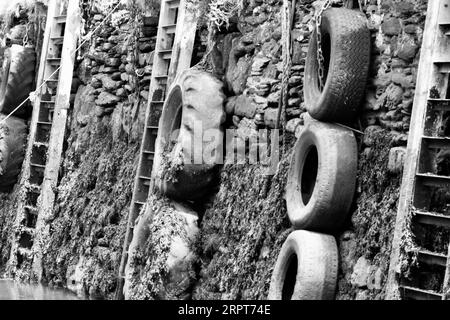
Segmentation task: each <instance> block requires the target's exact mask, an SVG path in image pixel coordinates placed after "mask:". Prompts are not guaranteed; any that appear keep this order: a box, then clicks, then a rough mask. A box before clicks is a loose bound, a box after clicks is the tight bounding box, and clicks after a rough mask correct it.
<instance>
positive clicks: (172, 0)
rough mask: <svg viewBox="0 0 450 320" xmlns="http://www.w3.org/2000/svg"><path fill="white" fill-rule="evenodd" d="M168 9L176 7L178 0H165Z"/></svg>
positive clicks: (178, 3) (178, 4)
mask: <svg viewBox="0 0 450 320" xmlns="http://www.w3.org/2000/svg"><path fill="white" fill-rule="evenodd" d="M166 2H167V6H168V7H169V9H177V8H178V7H179V6H180V0H167V1H166Z"/></svg>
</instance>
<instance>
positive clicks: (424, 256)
mask: <svg viewBox="0 0 450 320" xmlns="http://www.w3.org/2000/svg"><path fill="white" fill-rule="evenodd" d="M417 254H418V255H417V258H418V259H419V261H420V262H422V263H426V264H428V265H438V266H441V267H445V266H446V265H447V255H445V254H441V253H436V252H431V251H428V250H420V251H418V252H417Z"/></svg>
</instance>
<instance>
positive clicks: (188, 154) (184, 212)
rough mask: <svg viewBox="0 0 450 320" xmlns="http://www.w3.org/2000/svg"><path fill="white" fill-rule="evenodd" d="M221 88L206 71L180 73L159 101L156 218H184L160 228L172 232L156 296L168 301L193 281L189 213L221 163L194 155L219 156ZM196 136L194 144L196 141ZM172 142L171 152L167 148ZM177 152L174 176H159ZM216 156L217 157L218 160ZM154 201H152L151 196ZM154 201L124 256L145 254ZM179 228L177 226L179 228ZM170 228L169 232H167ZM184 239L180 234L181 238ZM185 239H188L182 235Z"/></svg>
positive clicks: (193, 229) (184, 293) (128, 274)
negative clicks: (209, 153) (159, 200)
mask: <svg viewBox="0 0 450 320" xmlns="http://www.w3.org/2000/svg"><path fill="white" fill-rule="evenodd" d="M222 87H223V84H222V83H221V82H220V81H219V80H217V79H216V78H215V77H213V76H212V75H211V74H210V73H207V72H204V71H201V70H197V69H188V70H186V71H184V72H182V73H181V74H180V75H179V76H178V77H177V78H176V79H175V80H174V83H173V84H172V86H171V89H170V90H169V93H168V95H167V98H166V100H165V102H164V106H163V110H162V114H161V118H160V121H159V130H158V138H157V140H156V146H155V158H154V164H153V170H152V178H153V181H154V185H155V189H156V191H157V192H158V193H159V194H161V195H162V196H164V197H165V198H166V199H165V200H167V201H163V202H164V205H163V207H162V208H158V209H157V210H158V214H173V213H174V214H176V215H178V216H181V217H184V225H183V226H182V228H181V229H182V231H181V232H180V230H179V229H178V230H171V228H173V227H172V226H170V225H167V226H165V229H166V230H163V231H162V232H164V233H165V234H172V235H173V237H172V239H171V240H170V242H171V243H170V251H169V254H168V256H167V259H166V261H165V262H164V263H163V264H164V265H165V269H166V270H167V272H168V274H167V277H166V278H165V282H164V283H163V288H164V290H162V291H161V292H159V293H158V297H159V298H171V299H174V296H173V295H168V294H167V291H173V290H170V289H171V288H176V290H177V291H178V294H177V297H178V298H183V299H187V298H189V291H190V290H191V289H192V285H193V284H194V283H195V280H196V279H195V272H192V270H193V268H192V264H193V263H195V260H196V258H195V257H196V254H195V252H194V250H193V247H192V245H191V244H192V241H193V240H194V239H195V238H196V236H197V235H198V233H199V231H200V230H199V227H198V220H199V214H198V212H196V211H195V210H194V209H193V204H195V203H198V202H200V201H202V199H205V198H207V197H208V196H209V195H210V194H211V193H212V191H213V190H214V188H215V186H216V185H217V183H218V181H219V172H220V171H219V169H220V167H219V166H220V161H212V162H209V163H208V162H207V163H205V162H203V157H202V159H200V161H199V162H196V161H195V159H194V158H195V155H196V154H197V155H200V156H203V154H204V152H205V151H206V150H209V151H214V153H215V154H216V155H217V156H218V157H219V156H221V155H222V154H223V150H222V149H223V137H224V132H223V123H224V122H225V111H224V100H225V95H224V93H223V91H222ZM206 135H208V136H210V135H212V136H214V139H212V140H211V141H204V140H203V138H204V136H206ZM197 137H200V140H199V141H197V140H196V138H197ZM172 142H174V146H173V148H172V150H167V146H168V145H171V144H172ZM180 154H181V166H180V167H179V168H178V169H177V170H176V171H175V172H174V177H170V178H169V177H167V176H166V175H165V174H164V170H163V167H164V162H167V161H169V162H175V161H178V157H179V156H180ZM219 159H220V158H216V160H219ZM152 199H155V197H152ZM155 207H158V205H156V204H155V203H150V205H149V206H148V208H147V209H146V211H145V212H144V214H143V215H142V216H141V217H140V218H139V221H138V223H137V225H136V227H135V230H134V234H133V241H132V242H131V244H130V248H129V252H130V253H131V254H133V252H139V251H142V250H144V248H145V247H144V246H145V245H146V243H147V239H148V238H149V237H150V236H151V235H150V226H151V224H152V220H153V217H154V215H155V214H157V212H153V211H154V210H155V209H154V208H155ZM178 228H179V226H178ZM169 229H170V230H169ZM183 235H185V236H183ZM186 235H187V236H186ZM130 264H131V259H128V263H127V266H126V270H125V278H126V281H125V287H124V294H125V298H126V299H128V297H129V295H130V292H129V286H130V283H131V280H132V277H133V276H132V272H133V271H132V267H131V265H130Z"/></svg>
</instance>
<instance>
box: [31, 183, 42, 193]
mask: <svg viewBox="0 0 450 320" xmlns="http://www.w3.org/2000/svg"><path fill="white" fill-rule="evenodd" d="M30 191H31V192H34V193H36V192H38V193H40V192H41V187H40V186H38V185H36V184H30Z"/></svg>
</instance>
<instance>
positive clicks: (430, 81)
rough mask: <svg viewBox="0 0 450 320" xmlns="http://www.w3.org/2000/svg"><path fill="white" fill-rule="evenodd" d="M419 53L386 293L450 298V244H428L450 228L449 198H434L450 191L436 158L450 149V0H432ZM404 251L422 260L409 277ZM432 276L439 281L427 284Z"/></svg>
mask: <svg viewBox="0 0 450 320" xmlns="http://www.w3.org/2000/svg"><path fill="white" fill-rule="evenodd" d="M420 57H421V58H420V63H419V69H418V75H417V86H416V92H415V97H414V107H413V112H412V118H411V127H410V132H409V139H408V147H407V154H406V162H405V167H404V172H403V180H402V186H401V192H400V200H399V207H398V212H397V221H396V225H395V232H394V238H393V242H392V252H391V262H390V269H389V274H388V282H387V289H386V298H387V299H397V298H402V299H414V300H422V299H425V300H447V299H448V298H449V295H448V294H449V289H450V286H449V285H450V246H449V247H448V249H447V251H445V249H444V250H440V251H441V252H433V251H436V250H434V249H433V248H428V249H427V248H426V246H427V242H428V241H429V238H430V237H431V238H432V239H434V240H435V239H437V237H438V234H441V235H445V233H443V232H444V231H445V230H447V231H449V230H450V199H449V198H447V199H445V198H442V199H440V200H439V199H437V200H436V201H435V197H436V195H437V194H439V192H442V190H444V192H445V190H446V191H448V190H450V189H449V187H450V172H447V170H442V168H441V169H439V167H438V166H437V162H436V159H437V157H438V155H439V154H440V153H441V152H445V150H447V151H448V152H450V121H449V123H448V125H449V127H448V128H444V130H443V127H442V122H443V121H444V119H445V118H446V117H448V116H449V115H450V85H449V84H450V83H449V80H450V79H449V78H450V0H436V1H429V2H428V11H427V19H426V24H425V30H424V34H423V44H422V49H421V56H420ZM449 156H450V153H449ZM449 171H450V170H449ZM439 190H441V191H439ZM441 194H442V193H441ZM444 199H445V200H444ZM442 204H444V205H445V207H446V208H444V207H442V208H441V207H440V206H442ZM406 230H410V231H406ZM405 232H411V234H412V235H413V238H414V242H415V243H416V245H417V248H414V249H413V250H412V251H411V252H409V253H408V252H407V251H406V250H408V249H407V248H405V247H404V246H403V244H402V241H404V239H403V237H404V235H405ZM449 241H450V239H448V238H444V239H443V242H444V243H446V244H448V243H449ZM441 242H442V240H441ZM402 246H403V247H402ZM443 251H444V252H443ZM404 254H413V255H416V257H417V261H418V265H415V266H412V268H411V271H412V273H411V276H410V277H408V279H406V278H405V277H402V276H401V274H400V273H399V267H400V264H401V262H402V261H401V256H402V255H404ZM429 277H433V279H435V285H436V286H431V287H430V285H429V284H427V281H428V280H426V279H429ZM437 285H438V286H439V289H437Z"/></svg>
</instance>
